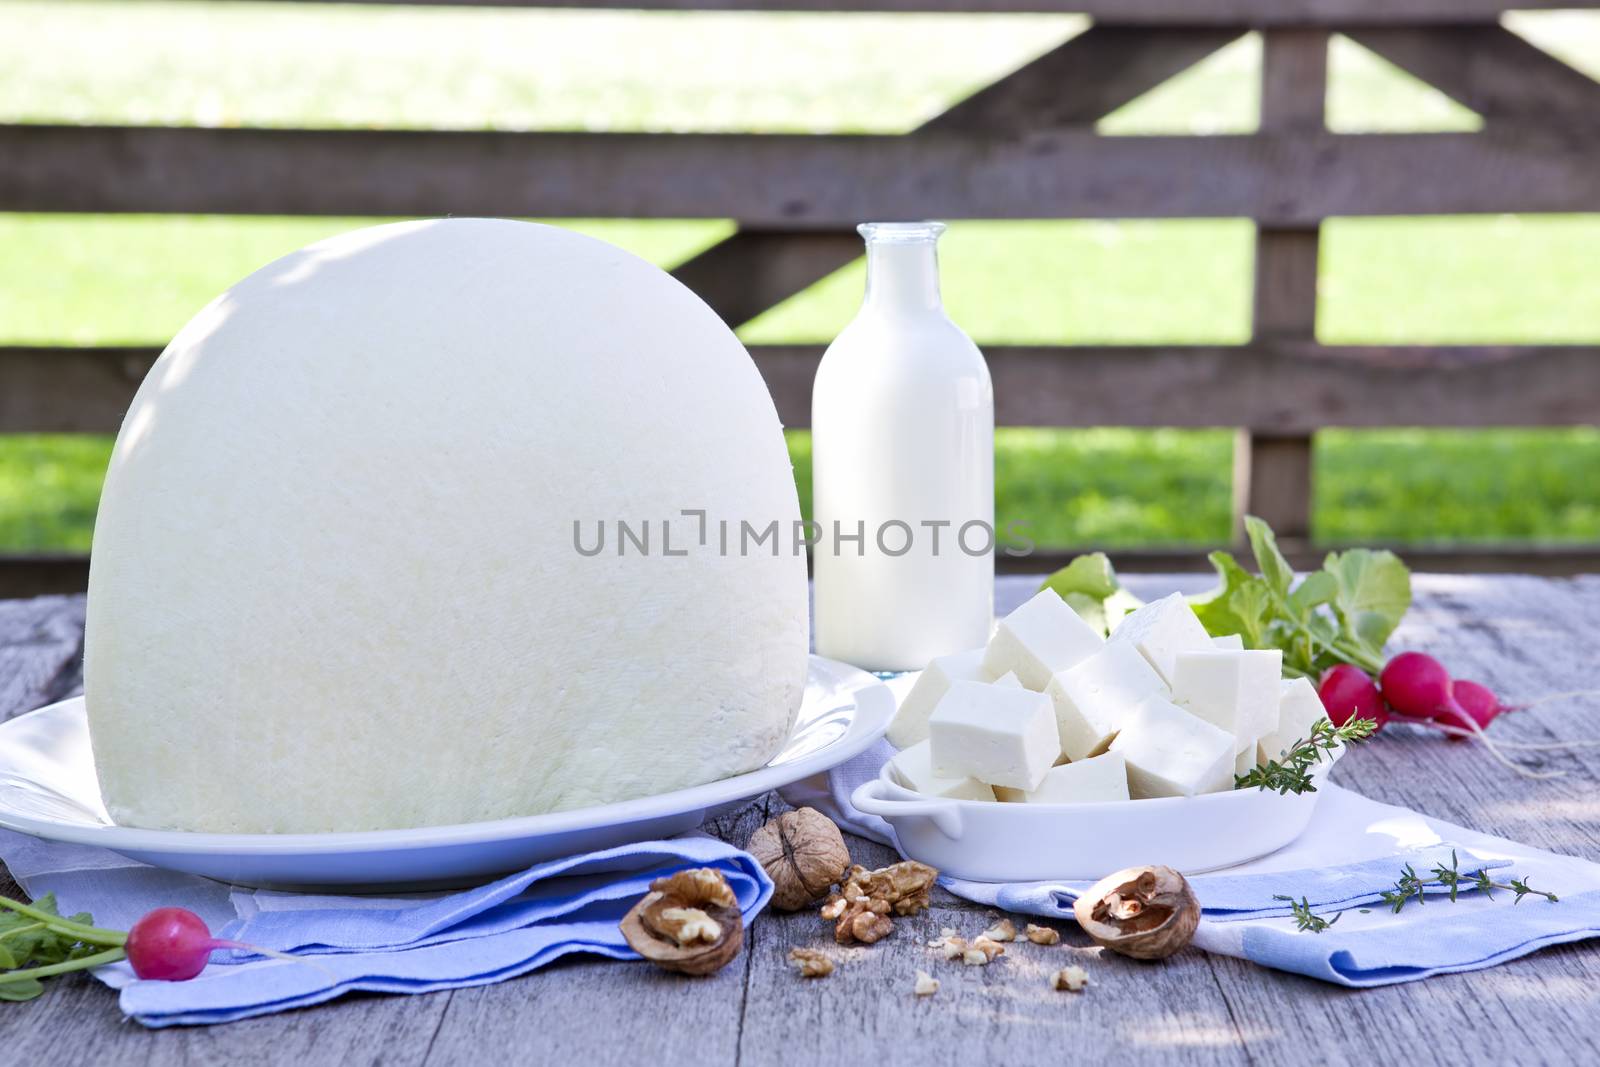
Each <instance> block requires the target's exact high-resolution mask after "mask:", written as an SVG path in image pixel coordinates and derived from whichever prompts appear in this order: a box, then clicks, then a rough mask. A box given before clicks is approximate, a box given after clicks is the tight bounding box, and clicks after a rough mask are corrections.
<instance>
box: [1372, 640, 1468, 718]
mask: <svg viewBox="0 0 1600 1067" xmlns="http://www.w3.org/2000/svg"><path fill="white" fill-rule="evenodd" d="M1378 684H1379V685H1381V686H1382V687H1383V698H1384V699H1385V700H1387V701H1388V702H1389V706H1390V707H1391V708H1393V709H1394V710H1395V711H1397V712H1399V713H1400V714H1401V715H1409V716H1411V717H1412V718H1414V719H1441V720H1443V721H1445V722H1453V723H1459V724H1460V725H1463V726H1464V725H1466V724H1467V713H1466V712H1465V711H1464V710H1462V707H1461V705H1460V704H1458V703H1457V702H1456V698H1455V697H1454V696H1453V695H1452V694H1451V692H1450V672H1449V671H1447V670H1445V669H1444V664H1442V663H1440V662H1439V661H1438V660H1436V659H1434V658H1433V657H1432V656H1430V655H1428V654H1427V653H1426V652H1402V653H1400V654H1399V655H1398V656H1396V657H1394V658H1393V659H1391V660H1390V661H1389V662H1388V663H1387V664H1385V665H1384V668H1383V673H1382V674H1381V675H1379V676H1378Z"/></svg>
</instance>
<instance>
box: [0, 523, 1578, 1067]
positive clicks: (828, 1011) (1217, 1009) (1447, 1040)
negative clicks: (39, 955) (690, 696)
mask: <svg viewBox="0 0 1600 1067" xmlns="http://www.w3.org/2000/svg"><path fill="white" fill-rule="evenodd" d="M1118 562H1119V563H1121V562H1122V559H1121V557H1120V554H1119V557H1118ZM1038 581H1039V576H1038V574H1037V573H1035V574H1033V575H1030V576H1027V577H1006V578H1002V579H1000V581H999V583H998V584H997V589H996V603H997V607H998V608H999V609H1000V610H1001V611H1005V610H1009V609H1010V608H1011V607H1014V606H1015V605H1016V604H1017V603H1019V602H1020V601H1021V600H1022V599H1023V598H1025V597H1026V595H1028V594H1029V593H1030V592H1031V591H1032V590H1033V589H1034V588H1036V587H1037V584H1038ZM1127 584H1128V585H1129V587H1130V588H1131V589H1132V590H1133V591H1134V592H1135V593H1136V594H1137V595H1140V596H1142V597H1145V598H1150V597H1154V596H1159V595H1163V594H1165V593H1167V592H1170V591H1172V590H1174V589H1180V590H1182V591H1185V592H1196V591H1199V590H1200V589H1202V588H1204V587H1205V584H1206V580H1205V579H1203V578H1200V577H1198V576H1174V575H1148V576H1146V575H1132V576H1131V577H1130V578H1129V579H1128V582H1127ZM1415 589H1416V606H1415V607H1414V608H1413V611H1412V614H1411V616H1410V617H1409V618H1408V619H1407V622H1406V624H1405V625H1404V626H1403V627H1402V629H1401V631H1400V632H1399V634H1397V643H1398V644H1402V645H1410V646H1418V647H1427V648H1429V649H1430V650H1432V651H1434V652H1436V653H1438V654H1439V655H1441V656H1442V657H1443V658H1444V659H1445V660H1446V661H1447V662H1448V663H1450V664H1451V665H1452V667H1454V668H1455V669H1456V670H1457V672H1458V673H1460V674H1461V675H1463V676H1472V677H1478V678H1481V679H1483V680H1484V681H1485V682H1487V683H1489V684H1490V685H1492V686H1493V687H1494V688H1495V689H1496V690H1497V691H1499V692H1501V693H1504V694H1507V695H1508V696H1510V697H1512V698H1517V697H1528V696H1537V695H1539V694H1542V693H1547V692H1551V691H1554V690H1558V689H1581V688H1585V687H1587V686H1588V685H1589V683H1590V676H1591V674H1592V669H1593V663H1592V660H1593V657H1592V654H1591V653H1592V649H1591V648H1590V647H1589V644H1588V635H1590V634H1592V633H1594V632H1595V630H1596V628H1597V627H1600V614H1597V613H1600V578H1583V579H1575V580H1570V581H1548V580H1540V579H1536V578H1529V577H1496V578H1492V579H1464V578H1451V577H1446V576H1437V575H1426V574H1423V575H1418V576H1417V578H1416V582H1415ZM7 607H10V606H9V605H0V649H4V648H5V647H6V646H7V645H16V646H25V645H27V644H28V643H29V642H30V641H31V637H30V635H31V634H32V633H33V632H35V631H36V630H37V629H38V628H39V627H40V626H41V625H42V626H44V627H45V628H46V629H47V630H50V631H52V632H59V633H60V634H63V635H65V636H66V638H67V641H68V643H73V642H75V640H76V636H75V634H74V629H75V627H76V626H81V622H77V621H75V620H77V619H81V611H82V602H81V600H78V601H75V602H67V601H62V602H59V604H58V605H55V606H52V607H51V608H50V609H49V610H46V611H44V612H42V613H40V612H38V611H35V612H34V614H32V615H30V616H29V617H28V619H27V621H25V622H24V623H23V624H22V625H23V627H24V629H23V631H22V632H21V633H19V632H18V631H17V630H16V628H15V627H16V626H17V621H16V620H17V619H19V618H21V616H8V615H6V614H5V609H6V608H7ZM57 610H59V611H60V612H62V614H61V616H60V618H59V619H53V618H52V615H53V613H54V612H56V611H57ZM58 624H59V625H58ZM0 699H3V698H0ZM1594 707H1595V705H1594V704H1593V702H1592V701H1589V702H1585V701H1572V702H1569V703H1565V704H1562V703H1552V704H1545V705H1541V706H1539V707H1536V708H1533V709H1530V710H1528V711H1524V712H1519V713H1517V714H1516V715H1512V716H1507V717H1506V718H1503V719H1502V720H1500V721H1499V722H1497V724H1496V726H1495V729H1496V731H1499V732H1502V733H1503V736H1505V737H1507V738H1513V739H1518V740H1527V741H1539V740H1547V739H1549V738H1550V737H1552V736H1566V737H1575V736H1587V735H1589V734H1591V733H1592V732H1593V731H1592V728H1591V727H1592V722H1591V719H1592V716H1593V711H1594ZM11 710H14V709H10V708H7V707H5V705H4V704H0V717H4V715H5V714H7V713H8V712H9V711H11ZM1551 766H1556V767H1560V768H1563V769H1566V770H1568V771H1569V777H1568V778H1565V779H1560V780H1557V781H1554V782H1528V781H1523V780H1520V779H1516V778H1514V777H1511V776H1509V774H1508V773H1507V772H1505V771H1504V770H1503V769H1501V768H1500V767H1499V766H1498V765H1497V764H1494V763H1493V762H1491V761H1490V760H1488V759H1487V757H1486V756H1485V755H1484V753H1483V752H1482V751H1481V750H1479V749H1478V748H1476V747H1475V746H1472V745H1453V744H1449V743H1447V742H1445V741H1444V740H1443V739H1442V738H1439V737H1437V736H1434V735H1431V734H1426V733H1423V732H1418V731H1411V730H1407V729H1405V728H1391V730H1389V731H1388V732H1386V733H1385V735H1384V736H1383V737H1382V738H1381V739H1380V740H1378V741H1377V742H1374V743H1373V744H1371V745H1367V746H1363V747H1361V748H1358V749H1356V750H1354V751H1352V752H1351V753H1350V754H1349V755H1348V756H1347V757H1346V758H1345V759H1344V760H1342V761H1341V762H1340V764H1339V767H1338V768H1337V769H1336V771H1335V777H1336V778H1337V779H1338V780H1339V781H1340V782H1341V784H1344V785H1347V786H1351V787H1353V788H1356V789H1357V790H1358V791H1360V792H1362V793H1365V794H1367V795H1369V796H1372V797H1374V798H1376V799H1380V800H1384V801H1388V802H1390V803H1400V804H1406V805H1410V806H1413V807H1416V808H1418V809H1419V810H1422V811H1426V812H1428V813H1429V814H1432V815H1436V816H1439V817H1443V818H1446V819H1451V820H1453V821H1456V822H1459V823H1462V824H1465V825H1469V826H1476V827H1479V828H1482V829H1488V830H1492V831H1494V832H1498V833H1503V834H1506V835H1508V836H1511V837H1513V838H1516V839H1520V840H1524V841H1527V842H1529V843H1531V844H1535V845H1539V846H1542V847H1546V848H1553V849H1557V850H1560V851H1565V852H1569V853H1573V854H1578V855H1585V856H1589V857H1591V858H1593V857H1596V856H1600V829H1597V827H1596V826H1595V824H1594V821H1593V820H1592V819H1591V818H1589V817H1588V812H1589V811H1590V808H1591V806H1592V804H1591V801H1592V796H1591V794H1592V791H1593V783H1594V782H1595V781H1596V778H1597V776H1600V753H1595V752H1592V751H1586V750H1579V751H1576V752H1574V753H1572V754H1571V755H1568V756H1563V757H1560V758H1559V759H1553V760H1552V761H1551ZM780 808H781V802H779V801H778V800H777V799H776V798H774V797H771V796H769V797H767V798H764V799H763V801H762V802H761V807H759V808H757V807H748V806H747V807H745V808H742V809H740V810H737V811H735V812H732V813H730V814H729V815H727V816H725V817H724V818H722V819H718V820H714V821H713V822H712V823H710V824H708V826H707V829H708V831H709V832H711V833H713V834H714V835H715V836H718V837H721V838H723V839H724V840H729V841H732V842H734V843H736V844H737V843H742V842H743V840H744V839H745V838H746V837H747V836H748V833H749V830H750V828H751V827H752V826H753V825H754V823H755V822H757V821H758V820H759V818H761V817H764V815H765V814H767V813H769V812H772V811H776V810H779V809H780ZM758 812H760V814H757V813H758ZM849 843H850V846H851V850H852V855H853V856H854V858H855V859H856V860H858V861H860V862H863V863H866V864H869V865H875V864H879V863H883V862H887V861H888V860H889V859H891V858H892V857H891V854H890V853H889V852H888V851H887V850H886V849H884V848H882V847H881V846H877V845H874V844H871V843H869V842H865V841H862V840H860V839H856V838H852V839H850V842H849ZM0 888H8V887H5V886H4V876H3V874H0ZM1441 906H1443V905H1441ZM1508 906H1509V905H1508ZM1525 906H1526V905H1525ZM992 914H993V913H991V912H990V911H988V910H987V909H984V908H981V907H977V906H974V905H971V904H969V903H966V902H963V901H960V900H958V899H956V898H954V897H951V896H949V895H948V894H945V893H942V892H939V893H936V894H935V899H934V907H933V909H932V910H931V911H930V912H928V913H926V914H924V915H921V916H917V917H915V918H913V919H909V920H906V921H905V922H903V923H902V924H901V925H900V928H899V930H898V931H897V932H896V934H895V936H894V937H892V938H890V939H889V940H887V941H884V942H882V943H880V944H879V945H876V946H873V947H870V948H857V949H849V950H841V949H836V948H832V947H831V946H830V945H829V942H828V940H827V935H826V928H825V927H824V926H823V925H822V924H821V923H820V922H819V921H818V919H817V917H816V916H815V914H814V913H809V912H804V913H799V914H796V915H790V916H780V915H777V914H775V913H769V914H767V915H765V916H763V917H762V918H761V920H760V921H759V922H758V923H757V924H756V925H755V926H754V927H753V929H752V930H751V931H750V936H749V945H750V948H749V951H748V952H747V953H746V954H745V955H744V957H742V958H741V960H740V962H739V963H737V964H735V965H734V969H730V970H729V971H727V972H724V974H723V975H722V976H718V977H716V978H713V979H710V980H708V981H697V982H687V981H683V980H677V979H672V978H669V977H667V976H664V975H658V974H655V973H654V972H652V971H650V970H649V969H648V968H645V967H642V966H639V965H625V964H611V963H599V962H582V963H570V964H563V965H558V966H557V967H555V968H552V969H550V970H547V971H544V972H541V973H539V974H536V975H533V976H530V977H528V978H524V979H519V980H517V981H514V982H508V983H505V984H502V985H498V986H493V987H486V988H483V989H480V990H471V991H457V992H455V993H446V994H436V995H431V996H423V997H364V998H350V999H345V1000H342V1001H338V1002H335V1003H333V1004H329V1005H325V1006H322V1007H319V1008H316V1009H313V1010H309V1011H302V1012H293V1013H289V1014H286V1015H281V1016H275V1017H269V1018H266V1019H260V1020H253V1021H250V1022H245V1023H238V1024H233V1025H229V1026H222V1027H210V1028H197V1029H175V1030H166V1031H147V1030H143V1029H141V1028H139V1027H136V1026H130V1025H128V1024H126V1023H124V1022H122V1021H121V1019H120V1016H119V1015H118V1013H117V1012H116V1009H115V1001H114V998H113V997H112V995H111V994H110V993H108V992H107V991H105V990H103V989H101V988H100V987H98V986H97V985H94V984H92V983H90V982H89V981H88V980H86V979H82V978H72V979H64V980H58V981H55V982H52V983H51V985H50V988H49V991H48V992H47V993H46V995H45V997H44V998H42V999H41V1000H40V1001H38V1002H35V1003H34V1004H32V1005H29V1006H23V1007H19V1008H17V1009H16V1010H13V1011H8V1012H5V1013H0V1042H3V1043H4V1044H5V1046H6V1048H7V1049H8V1050H9V1051H11V1052H13V1053H15V1055H14V1057H13V1058H14V1059H15V1060H16V1062H18V1063H22V1062H41V1063H43V1062H51V1063H54V1062H62V1063H82V1062H94V1063H102V1064H107V1065H113V1067H115V1065H121V1064H125V1063H126V1064H135V1063H137V1064H149V1063H168V1062H198V1063H211V1062H224V1061H227V1062H232V1061H234V1060H235V1059H237V1060H239V1061H240V1062H249V1063H259V1064H270V1065H276V1064H280V1063H282V1064H288V1063H293V1064H296V1065H297V1067H298V1065H309V1067H319V1065H321V1064H324V1063H327V1064H334V1063H346V1062H348V1063H364V1064H376V1063H397V1064H419V1063H426V1064H430V1065H435V1067H454V1065H456V1064H461V1065H473V1064H478V1063H483V1062H498V1061H501V1060H513V1059H518V1058H527V1057H528V1054H529V1050H537V1052H538V1053H539V1054H540V1055H539V1056H538V1057H536V1058H540V1059H550V1060H556V1059H558V1058H559V1059H561V1060H567V1059H576V1060H580V1061H587V1062H595V1063H610V1062H620V1061H621V1060H623V1059H626V1060H627V1061H628V1062H635V1061H637V1062H651V1063H659V1064H662V1065H663V1067H675V1065H678V1064H684V1065H691V1064H692V1065H695V1067H706V1065H713V1064H732V1063H742V1064H745V1065H762V1067H765V1065H770V1064H788V1063H795V1062H799V1061H804V1062H806V1063H814V1062H825V1063H855V1062H860V1061H862V1060H870V1061H872V1062H882V1063H884V1064H886V1065H887V1064H901V1063H904V1064H908V1065H910V1064H915V1065H919V1067H921V1065H927V1067H944V1065H950V1067H957V1065H967V1064H970V1063H972V1062H974V1061H975V1060H976V1061H980V1062H988V1061H990V1060H992V1059H994V1058H995V1056H994V1050H995V1049H1004V1050H1005V1055H1004V1057H1003V1059H1004V1062H1006V1063H1008V1064H1011V1063H1015V1064H1033V1063H1039V1064H1054V1063H1059V1062H1060V1061H1061V1058H1062V1049H1063V1048H1069V1049H1072V1050H1073V1051H1074V1052H1075V1053H1076V1052H1077V1051H1078V1050H1080V1049H1081V1050H1087V1051H1088V1052H1089V1053H1091V1054H1094V1055H1097V1056H1098V1057H1099V1058H1100V1059H1102V1060H1105V1061H1107V1062H1129V1061H1133V1060H1135V1059H1137V1061H1138V1062H1141V1063H1144V1062H1149V1063H1157V1064H1211V1063H1275V1062H1281V1061H1285V1060H1292V1059H1294V1058H1295V1057H1296V1056H1299V1057H1301V1058H1304V1054H1305V1050H1306V1049H1307V1048H1314V1049H1316V1057H1317V1061H1318V1062H1319V1063H1322V1062H1325V1063H1329V1064H1337V1065H1351V1067H1357V1065H1364V1064H1367V1063H1413V1062H1421V1061H1426V1060H1429V1059H1430V1058H1437V1049H1438V1048H1441V1047H1465V1046H1470V1047H1471V1048H1473V1049H1474V1050H1476V1051H1478V1052H1479V1053H1481V1055H1482V1056H1484V1057H1488V1058H1493V1059H1496V1060H1513V1059H1515V1060H1518V1061H1525V1062H1551V1063H1557V1062H1560V1063H1567V1062H1588V1061H1589V1060H1591V1059H1595V1058H1596V1057H1597V1056H1600V1041H1597V1039H1600V1026H1597V1023H1596V1019H1595V1015H1594V1013H1593V1012H1590V1011H1584V1010H1581V1005H1582V1004H1583V1003H1586V1002H1587V1000H1586V998H1587V996H1588V993H1587V991H1588V990H1591V989H1593V988H1594V986H1595V984H1596V982H1597V981H1600V948H1597V946H1596V945H1594V944H1593V943H1589V944H1582V945H1573V946H1563V947H1559V948H1555V949H1549V950H1546V951H1543V952H1540V953H1537V954H1535V955H1534V956H1531V957H1527V958H1525V959H1522V960H1517V961H1513V962H1511V963H1509V964H1505V965H1503V966H1500V967H1495V968H1492V969H1490V970H1486V971H1481V972H1475V973H1472V974H1467V975H1455V976H1442V977H1438V978H1433V979H1429V980H1428V981H1426V982H1420V983H1413V984H1407V985H1399V986H1391V987H1387V988H1383V989H1375V990H1367V991H1364V992H1361V993H1359V994H1357V993H1352V992H1350V991H1347V990H1340V989H1336V988H1333V987H1330V986H1327V985H1324V984H1321V983H1317V982H1312V981H1310V980H1307V979H1301V978H1297V977H1294V976H1290V975H1285V974H1279V973H1274V972H1270V971H1266V970H1263V969H1261V968H1259V967H1256V966H1255V965H1253V964H1249V963H1246V962H1244V961H1239V960H1234V959H1230V958H1226V957H1211V956H1205V955H1202V954H1200V953H1197V952H1193V951H1190V952H1185V953H1182V954H1180V955H1179V956H1177V957H1174V958H1173V959H1172V960H1170V961H1168V962H1166V963H1163V964H1159V965H1151V964H1135V963H1132V962H1131V961H1125V960H1120V959H1118V958H1115V957H1111V956H1109V955H1106V954H1102V953H1100V952H1099V951H1097V950H1095V949H1092V948H1090V947H1088V945H1087V944H1086V942H1085V941H1084V940H1083V938H1082V936H1081V935H1080V934H1079V933H1077V931H1076V930H1075V929H1073V928H1072V927H1071V926H1070V925H1066V924H1063V925H1062V932H1063V944H1062V945H1061V946H1058V947H1055V948H1050V949H1044V948H1039V947H1037V946H1031V945H1015V946H1013V947H1012V949H1011V951H1009V952H1008V954H1007V955H1006V956H1005V957H1002V959H1001V961H999V962H997V963H996V964H994V965H992V966H990V967H987V968H960V967H956V966H954V965H950V964H945V963H944V962H943V961H942V960H938V959H936V958H934V957H933V954H932V953H931V951H930V950H929V949H928V948H927V947H926V945H925V942H926V941H927V940H931V939H932V938H933V937H934V936H936V935H937V933H938V930H939V929H940V927H942V926H946V925H948V926H953V927H955V928H957V929H958V930H960V931H961V932H963V933H972V932H975V931H976V930H978V929H982V928H983V927H984V926H986V925H988V923H989V921H990V918H991V915H992ZM796 944H816V945H819V946H822V947H824V948H826V949H827V950H828V951H831V952H835V953H837V958H838V959H839V960H840V968H839V970H838V971H837V972H836V973H835V974H834V975H833V976H832V977H831V978H828V979H825V980H821V981H803V980H801V979H799V978H798V977H796V976H795V975H794V974H793V973H792V971H790V970H789V969H788V967H787V964H786V961H785V956H786V954H787V951H788V948H789V947H791V946H793V945H796ZM1069 960H1071V961H1075V962H1081V963H1082V964H1083V965H1084V966H1086V967H1087V968H1088V969H1089V971H1090V974H1091V977H1092V981H1093V984H1092V985H1091V987H1090V989H1089V991H1088V992H1087V993H1085V994H1083V995H1081V996H1068V995H1066V994H1055V993H1052V992H1050V991H1049V990H1047V989H1045V988H1044V985H1043V976H1044V974H1045V973H1046V972H1047V971H1048V969H1050V968H1052V967H1054V966H1059V965H1062V964H1064V963H1066V962H1067V961H1069ZM918 968H922V969H928V970H930V971H932V972H933V973H935V974H936V975H937V976H938V977H939V978H940V979H941V981H942V982H943V986H942V988H941V989H940V991H939V993H938V994H937V995H936V996H935V997H934V998H932V999H931V1000H926V1001H924V1000H918V999H916V998H915V997H913V996H911V995H910V992H909V984H910V979H911V975H912V973H913V972H914V970H916V969H918ZM1575 1008H1577V1009H1580V1010H1575Z"/></svg>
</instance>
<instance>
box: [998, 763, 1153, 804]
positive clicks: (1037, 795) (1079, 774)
mask: <svg viewBox="0 0 1600 1067" xmlns="http://www.w3.org/2000/svg"><path fill="white" fill-rule="evenodd" d="M994 794H995V796H997V797H999V798H1000V799H1001V800H1004V801H1006V802H1008V803H1013V804H1104V803H1108V802H1110V801H1113V800H1127V799H1128V766H1127V763H1126V762H1125V761H1124V760H1123V758H1122V756H1121V755H1120V754H1118V753H1116V752H1107V753H1106V754H1105V755H1103V756H1095V757H1094V758H1093V759H1086V760H1078V761H1077V762H1076V763H1063V764H1061V765H1060V766H1057V767H1052V768H1050V771H1049V772H1048V773H1047V774H1046V775H1045V776H1044V781H1042V782H1040V783H1039V788H1037V789H1032V790H1021V789H1007V788H1005V787H1004V786H997V787H996V788H995V791H994Z"/></svg>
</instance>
